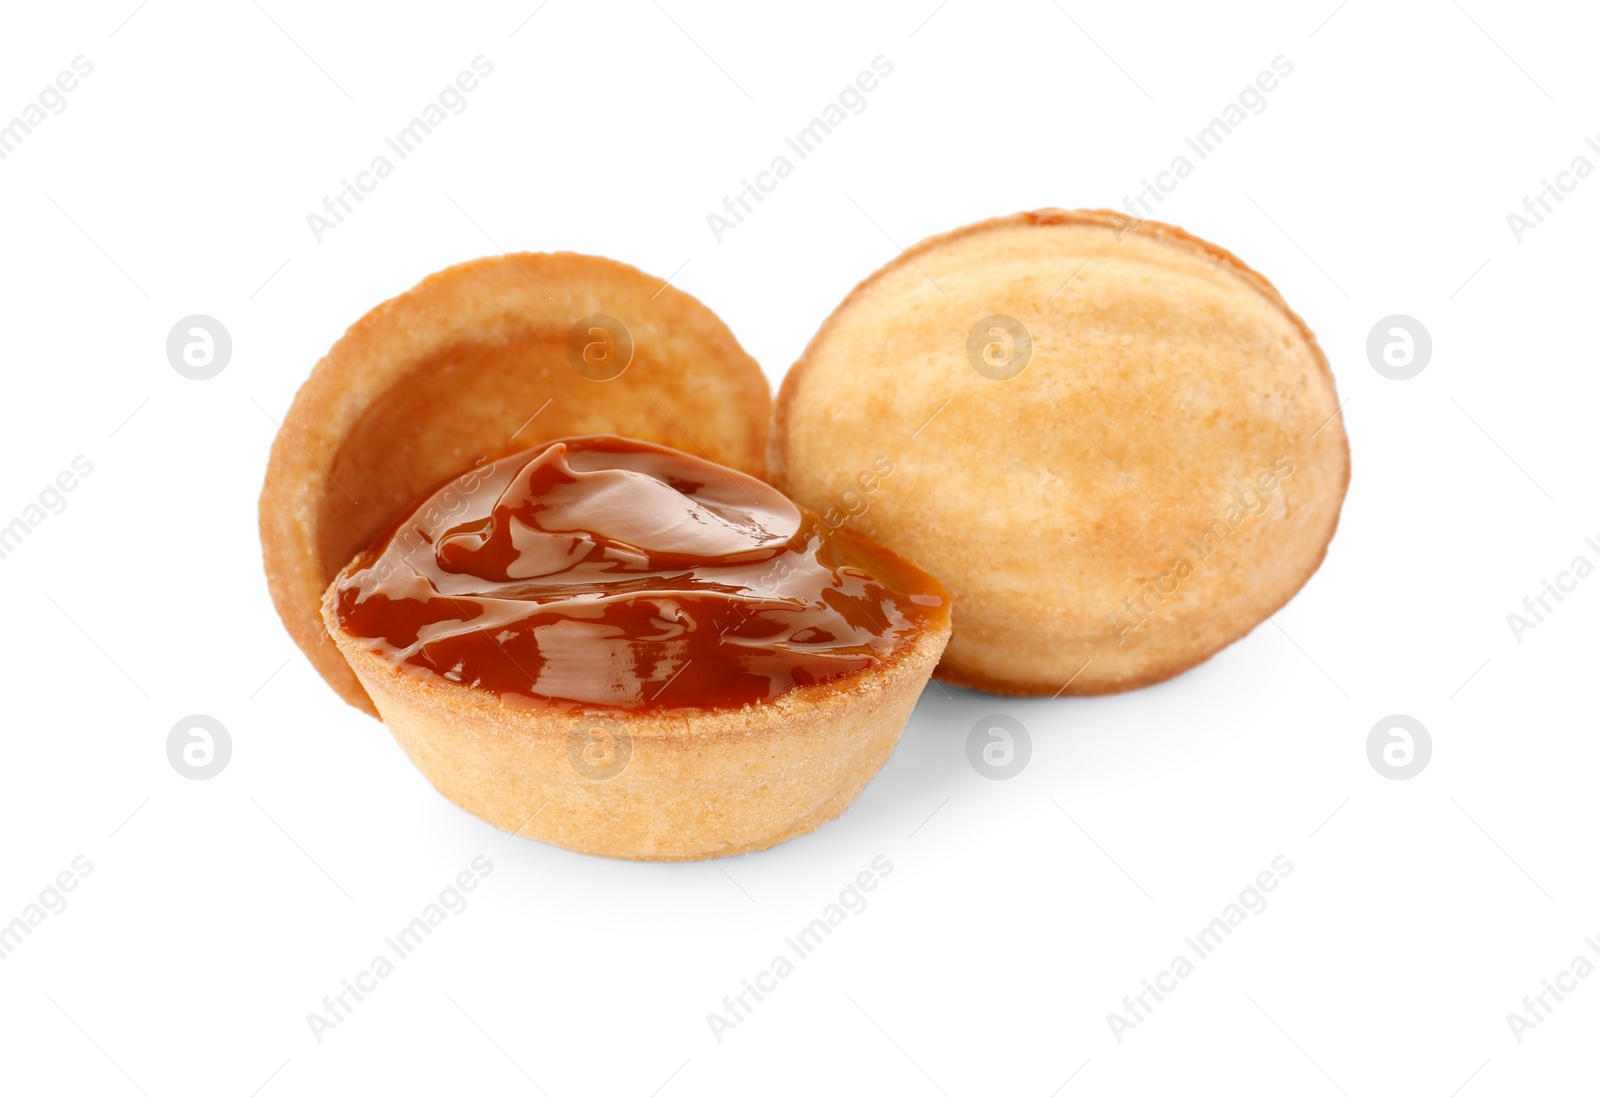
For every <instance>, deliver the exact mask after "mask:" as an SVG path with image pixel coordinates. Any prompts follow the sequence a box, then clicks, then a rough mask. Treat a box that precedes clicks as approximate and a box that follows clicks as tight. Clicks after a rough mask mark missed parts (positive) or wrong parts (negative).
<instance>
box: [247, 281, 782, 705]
mask: <svg viewBox="0 0 1600 1097" xmlns="http://www.w3.org/2000/svg"><path fill="white" fill-rule="evenodd" d="M596 314H603V315H607V316H611V317H614V318H616V319H617V320H619V321H621V323H622V324H623V325H624V326H625V327H626V328H627V330H628V332H629V333H630V335H631V338H632V341H633V344H634V348H635V349H634V353H633V356H632V361H631V364H630V365H629V366H628V368H627V369H626V371H625V372H623V373H622V374H621V375H620V376H618V377H615V378H614V379H611V380H604V381H602V380H594V379H591V377H589V376H585V375H584V374H581V373H580V372H579V371H578V370H577V369H576V368H574V366H573V365H572V363H571V361H570V359H569V355H568V349H567V340H568V336H569V334H570V332H571V331H572V329H573V327H574V325H575V324H577V322H578V321H580V320H581V319H583V318H585V317H588V316H592V315H596ZM770 418H771V396H770V392H769V389H768V386H767V382H766V379H765V377H764V376H763V375H762V373H761V371H760V368H759V367H758V366H757V365H756V363H755V361H754V360H753V359H752V358H751V357H750V356H749V355H748V354H746V353H745V352H744V350H743V349H742V348H741V347H740V346H739V344H738V342H737V341H736V340H735V339H734V337H733V335H732V334H731V333H730V332H729V331H728V329H727V327H726V326H725V325H723V323H722V322H721V321H720V320H718V319H717V317H716V316H715V315H714V314H712V312H711V311H710V310H709V309H707V308H706V307H705V306H704V305H702V304H701V303H700V302H699V301H696V300H695V299H694V298H692V297H690V296H689V295H687V294H685V293H682V292H681V291H679V290H677V289H675V288H673V287H672V286H669V285H664V284H663V283H662V282H661V281H660V280H659V279H656V278H652V277H650V276H648V275H646V274H644V273H642V272H640V271H638V270H635V269H634V268H633V267H630V266H627V265H625V264H622V263H617V262H614V261H612V260H609V259H601V258H596V257H593V256H585V255H574V254H570V253H559V254H531V253H520V254H515V255H503V256H494V257H491V258H486V259H479V260H474V261H472V262H468V263H462V264H459V265H457V266H453V267H450V268H448V269H446V270H443V271H440V272H439V273H437V274H434V275H431V276H429V277H428V278H426V279H424V280H423V281H422V282H421V283H420V284H419V285H418V286H416V287H415V288H414V289H412V290H410V291H408V292H406V293H403V294H401V295H400V296H399V297H396V298H394V299H392V300H389V301H386V302H384V303H383V304H381V305H379V306H378V307H376V308H374V309H373V310H372V311H371V312H369V313H367V314H366V315H365V316H363V317H362V318H361V319H360V320H358V321H356V323H355V324H353V325H352V326H351V327H350V330H349V331H347V332H346V333H345V335H344V337H343V338H341V339H340V340H339V341H338V342H337V343H336V344H334V346H333V348H332V349H331V350H330V351H329V352H328V354H327V356H326V357H325V358H323V360H322V361H321V362H319V363H318V364H317V366H316V368H315V369H314V370H313V371H312V374H311V377H310V378H309V379H308V380H307V381H306V383H305V384H304V385H303V386H302V387H301V389H300V392H299V393H298V394H297V395H296V397H295V400H294V404H293V406H292V407H291V408H290V409H289V413H288V415H287V416H286V417H285V419H284V423H283V429H282V430H281V431H280V432H279V433H278V436H277V438H276V439H275V440H274V442H273V447H272V456H271V459H270V462H269V465H268V470H267V478H266V484H265V487H264V488H263V490H262V493H261V502H260V522H261V541H262V548H263V553H264V556H265V562H266V570H267V581H268V586H269V588H270V589H271V592H272V598H273V602H274V604H275V605H276V606H277V609H278V613H279V616H281V617H282V618H283V622H284V625H285V626H286V627H287V628H288V630H289V633H290V635H291V636H292V637H293V638H294V640H295V642H296V643H297V644H298V645H299V646H300V648H301V650H303V651H304V652H305V653H306V655H307V656H308V657H309V658H310V659H311V661H312V663H313V664H314V665H315V666H316V668H317V670H318V671H319V672H320V673H321V674H322V676H323V678H325V679H326V680H327V681H328V683H329V684H330V685H331V686H333V688H334V689H335V690H336V691H338V693H339V695H340V696H342V697H343V698H344V699H345V700H346V701H348V702H350V703H351V704H352V705H355V706H356V707H358V708H361V709H363V710H364V711H366V712H369V713H372V714H373V715H376V714H377V713H376V710H375V709H374V707H373V705H372V702H371V700H370V699H369V698H368V697H367V695H366V694H365V692H364V691H363V690H362V688H361V685H360V683H359V682H358V681H357V680H356V677H355V675H354V674H352V673H351V671H350V668H349V667H348V666H347V665H346V663H345V660H344V659H343V657H342V656H340V654H339V652H338V651H337V649H336V648H335V647H334V645H333V644H332V643H330V642H329V641H328V638H327V636H326V633H325V631H324V630H323V628H322V623H321V619H320V616H319V613H318V606H319V604H320V601H321V597H322V593H323V591H324V590H325V589H326V587H327V586H328V582H329V580H331V579H332V578H333V576H334V575H335V573H337V572H338V571H339V569H340V568H342V567H343V566H344V565H345V564H346V563H347V562H348V561H349V560H350V559H351V558H352V557H353V556H354V555H355V554H356V553H357V552H359V551H360V550H361V549H363V548H365V547H366V546H367V544H368V543H369V542H370V541H371V540H372V539H373V538H374V537H375V536H376V535H377V534H378V533H380V532H381V531H382V529H383V528H384V527H385V525H386V524H387V523H389V522H390V521H392V520H394V519H395V518H397V517H400V516H401V515H402V514H403V512H404V511H405V510H406V509H407V508H408V507H409V506H411V505H412V504H414V503H415V501H416V500H417V499H419V498H421V497H423V496H425V495H426V494H427V493H428V492H429V491H431V490H433V489H434V488H435V487H437V486H438V485H439V484H441V483H442V482H443V481H444V480H446V479H448V478H449V477H450V476H453V475H455V474H457V473H459V472H462V471H464V470H466V469H468V468H471V467H472V465H473V464H474V463H475V462H476V461H478V460H480V459H485V460H493V459H495V458H497V457H501V456H504V455H505V454H507V453H511V452H515V451H517V450H520V449H524V448H527V447H528V446H532V445H535V444H537V443H538V442H540V441H543V440H547V439H551V438H557V437H561V436H563V435H572V434H593V433H612V434H620V435H624V436H627V437H632V438H638V439H642V440H644V441H653V442H660V443H663V444H665V445H669V446H674V447H676V448H679V449H682V450H685V451H686V452H689V453H694V454H697V455H700V456H704V457H708V458H709V459H711V460H713V461H717V462H719V463H721V464H725V465H731V466H733V467H735V468H738V469H741V470H743V471H746V472H749V473H752V474H754V475H757V476H761V475H764V473H765V450H766V440H767V438H766V436H767V430H768V424H769V422H770Z"/></svg>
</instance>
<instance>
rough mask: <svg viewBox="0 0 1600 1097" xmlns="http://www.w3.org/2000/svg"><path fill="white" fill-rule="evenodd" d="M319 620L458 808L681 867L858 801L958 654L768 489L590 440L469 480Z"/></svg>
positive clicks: (727, 473) (930, 588) (462, 479)
mask: <svg viewBox="0 0 1600 1097" xmlns="http://www.w3.org/2000/svg"><path fill="white" fill-rule="evenodd" d="M323 617H324V621H325V623H326V626H327V629H328V632H329V634H330V635H331V636H332V637H333V639H334V642H335V643H336V644H337V645H338V647H339V650H340V651H341V652H342V653H343V655H344V657H345V658H346V660H347V661H348V662H349V665H350V666H351V667H352V668H353V669H354V671H355V673H356V676H357V678H358V679H359V680H360V682H361V685H362V687H363V688H364V689H365V691H366V693H367V695H368V696H369V697H371V698H372V699H373V701H374V702H375V703H376V705H377V707H378V710H379V712H380V713H381V714H382V716H383V718H384V721H385V722H386V723H387V724H388V725H389V727H390V728H391V730H392V731H393V732H394V734H395V737H396V738H397V739H398V740H399V741H400V743H401V745H402V746H403V747H404V748H405V749H406V750H407V752H408V753H409V754H410V755H411V756H412V758H413V760H415V761H416V762H417V764H418V766H419V767H420V768H422V770H423V772H424V773H426V774H427V775H428V777H429V778H430V779H431V780H432V781H433V783H434V784H435V786H436V787H438V788H439V790H440V791H441V792H443V793H444V794H445V795H446V796H448V797H449V798H450V799H452V800H454V801H456V802H457V803H459V804H461V805H462V806H464V807H466V808H468V809H469V810H471V811H473V812H475V813H476V814H478V815H481V816H483V817H484V818H487V819H489V820H490V821H491V822H494V823H496V824H497V825H499V826H501V827H503V828H506V829H511V830H517V831H519V832H520V833H523V834H527V835H529V836H531V837H536V838H541V839H543V840H546V841H552V842H555V843H557V844H560V845H565V846H569V847H570V848H575V849H580V850H583V851H585V852H592V853H603V854H610V855H613V856H623V857H647V858H662V859H666V858H685V857H699V856H711V855H715V854H720V853H731V852H739V851H742V850H748V849H758V848H763V847H764V846H767V845H771V844H772V843H774V842H776V841H781V840H782V839H784V838H787V837H790V836H792V835H794V834H797V833H802V832H804V831H806V830H809V829H811V828H813V827H815V826H817V825H818V824H820V823H821V822H823V821H825V820H826V819H828V818H831V817H832V816H833V815H836V814H837V813H838V812H839V811H842V810H843V808H844V807H845V806H846V805H847V804H848V803H849V802H850V800H852V799H853V798H854V797H855V795H856V794H857V793H858V792H859V791H860V789H861V787H862V786H864V785H865V783H866V781H867V780H868V779H870V778H871V776H872V775H873V774H874V773H875V772H876V771H877V769H878V768H879V767H880V766H881V765H882V764H883V762H884V760H885V759H886V758H887V757H888V754H889V752H890V750H892V749H893V746H894V743H895V741H896V740H897V739H898V737H899V733H900V729H901V727H902V726H903V725H904V723H905V720H906V719H907V717H908V716H909V714H910V711H911V708H912V707H913V706H914V705H915V703H916V700H917V697H918V696H919V695H920V693H921V690H922V688H923V686H924V685H925V684H926V682H927V680H928V677H929V676H930V675H931V673H932V670H933V667H934V665H935V664H936V663H937V662H938V659H939V655H940V654H941V653H942V651H943V649H944V644H945V640H946V639H947V637H948V635H949V598H948V596H947V595H946V593H945V591H944V588H943V587H942V586H941V585H940V584H939V583H938V582H937V581H936V580H935V579H933V578H932V577H930V576H929V575H927V574H926V573H924V572H922V571H921V570H920V569H918V568H916V567H914V566H913V565H911V564H909V563H907V562H906V561H904V560H902V559H900V558H899V557H898V556H896V555H895V554H893V553H891V552H889V551H887V550H885V549H882V548H879V547H877V546H876V545H873V544H872V543H871V542H869V541H867V540H865V539H864V538H862V537H860V536H859V535H857V534H854V533H852V532H850V531H848V530H844V529H837V528H834V526H832V525H830V524H829V523H828V522H826V521H824V520H823V519H821V518H819V517H818V516H817V515H815V514H813V513H811V512H809V511H807V510H805V509H803V508H801V507H799V506H797V505H796V504H794V503H793V502H791V501H790V500H789V499H788V498H787V497H785V496H784V495H783V494H782V493H781V492H779V491H778V490H777V489H775V488H773V487H772V486H771V485H769V484H767V483H765V482H763V481H761V480H758V479H756V478H755V477H753V476H750V475H748V474H746V473H743V472H740V471H738V470H735V469H731V468H728V467H726V466H723V465H718V464H715V463H713V462H710V461H707V460H704V459H701V458H698V457H694V456H692V455H690V454H687V453H684V452H681V451H678V450H673V449H671V448H669V447H666V446H660V445H654V444H650V443H645V442H639V441H636V440H631V439H625V438H620V437H616V436H580V437H573V438H566V439H560V440H557V441H555V442H551V443H548V444H544V445H540V446H537V447H534V448H532V449H529V450H526V451H523V452H521V453H517V454H513V455H510V456H507V457H504V458H501V459H499V460H496V461H492V462H487V463H483V464H480V465H477V466H475V467H474V468H472V469H470V470H469V471H467V472H465V473H463V474H461V475H460V476H457V477H455V478H454V479H452V480H450V481H449V482H448V483H446V484H445V485H444V486H442V487H441V488H439V489H438V490H436V491H435V492H434V493H433V494H432V495H430V496H429V497H428V498H427V499H426V500H424V501H423V502H422V503H421V504H420V505H418V506H416V507H415V508H414V509H413V510H412V511H411V512H410V513H409V514H408V515H407V516H405V517H404V518H403V519H401V520H400V521H398V522H396V523H394V524H393V525H392V528H390V529H388V530H386V531H385V532H384V533H383V534H382V535H381V536H380V537H379V538H378V539H377V541H375V542H374V544H373V545H372V546H371V547H370V548H368V549H367V550H366V551H365V552H363V553H361V554H359V555H358V556H357V557H356V558H355V559H353V560H352V561H351V562H350V563H349V565H348V566H347V567H346V568H345V569H344V570H343V571H341V572H340V574H339V575H338V577H337V578H336V579H335V580H334V581H333V583H332V584H331V585H330V586H329V588H328V591H327V593H326V595H325V597H324V600H323Z"/></svg>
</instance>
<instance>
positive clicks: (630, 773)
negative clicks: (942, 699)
mask: <svg viewBox="0 0 1600 1097" xmlns="http://www.w3.org/2000/svg"><path fill="white" fill-rule="evenodd" d="M333 590H334V588H333V587H332V586H330V587H329V593H328V598H327V599H326V600H325V601H324V603H323V614H324V617H325V620H326V623H327V626H328V628H329V630H330V632H331V634H332V635H333V637H334V639H335V641H336V642H337V643H338V645H339V648H340V650H341V651H342V652H343V653H344V656H345V657H346V658H347V659H348V660H349V665H350V666H351V667H353V668H354V670H355V673H356V675H357V677H358V678H359V679H360V681H361V683H362V684H363V686H364V687H365V689H366V691H367V693H368V694H370V696H371V697H372V698H373V699H374V700H376V702H377V705H378V708H379V710H380V711H381V712H382V714H383V720H384V723H386V724H387V725H388V726H389V729H390V730H391V731H392V732H393V733H394V736H395V739H396V741H398V742H399V743H400V745H401V747H402V748H404V749H405V751H406V753H407V754H408V755H410V757H411V760H412V761H413V762H415V763H416V765H417V767H418V768H419V769H421V770H422V772H423V773H424V774H425V775H426V776H427V778H428V780H429V781H431V782H432V783H433V785H434V787H435V788H436V789H438V790H439V792H440V793H442V794H443V795H444V796H445V797H447V798H448V799H450V800H451V801H453V802H454V803H456V804H458V805H460V806H461V807H463V808H465V809H466V810H468V811H470V812H472V813H473V814H475V815H477V816H479V817H480V818H482V819H486V820H488V821H489V822H491V823H493V824H494V825H495V826H497V827H500V828H501V829H502V830H507V831H511V832H513V833H516V834H521V835H523V836H525V837H529V838H535V839H537V840H539V841H542V842H551V843H553V844H555V845H559V846H564V847H566V848H567V849H573V850H577V851H578V852H580V853H590V854H597V855H600V856H606V857H621V858H628V859H633V860H648V861H681V860H697V859H700V858H705V857H720V856H724V855H727V854H733V853H746V852H750V851H752V850H758V849H766V848H767V847H769V846H772V845H775V844H777V843H778V842H781V841H784V840H785V839H788V838H792V837H795V836H796V835H799V834H804V833H806V832H808V831H811V830H813V829H815V828H816V827H818V826H820V825H821V824H823V823H825V822H827V821H828V820H829V819H832V818H834V817H835V816H837V815H839V814H840V813H841V812H843V811H844V809H845V808H846V807H848V806H849V804H850V802H851V801H852V800H854V799H855V797H856V796H857V795H858V794H859V793H860V791H861V790H862V788H864V787H865V786H866V784H867V782H868V781H869V780H871V779H872V777H873V775H874V774H876V773H877V772H878V770H879V769H880V768H881V767H882V766H883V763H884V762H885V761H886V760H887V759H888V757H889V754H890V752H891V751H892V750H893V749H894V745H895V743H896V742H897V741H898V739H899V737H900V731H901V729H902V728H903V727H904V726H905V723H906V720H907V719H908V718H909V716H910V714H911V710H912V708H913V707H914V706H915V705H916V702H917V699H918V697H919V696H920V695H921V693H922V689H923V687H924V686H925V685H926V684H927V682H928V678H929V676H930V675H931V673H932V671H933V668H934V665H935V664H936V663H937V662H938V661H939V656H940V654H941V652H943V650H944V645H945V642H946V640H947V639H948V638H949V635H950V628H949V621H948V619H947V618H940V619H938V620H937V621H936V622H935V623H934V624H933V625H931V626H930V627H929V628H928V629H926V630H925V631H924V632H922V633H920V634H919V635H918V636H917V637H916V638H915V639H914V640H913V641H912V642H911V643H910V644H908V645H907V646H905V647H904V648H901V649H899V650H897V651H896V652H895V654H894V655H892V656H891V657H890V658H888V659H886V660H884V662H882V663H881V664H879V665H877V666H875V667H873V668H871V669H869V670H866V671H862V672H860V673H858V674H854V675H850V676H848V677H846V678H842V679H838V680H836V681H833V682H828V683H823V684H821V685H815V686H802V687H798V688H796V689H792V690H790V691H788V692H787V693H784V694H781V695H779V696H778V697H777V698H775V699H773V700H772V701H767V702H761V703H759V704H754V705H746V706H744V707H742V708H737V709H733V708H725V709H710V710H700V711H690V710H669V711H666V712H648V711H641V712H624V713H616V714H612V715H606V716H587V715H581V714H575V713H568V712H562V711H558V710H555V709H552V708H550V707H549V706H544V705H538V704H534V703H529V704H527V705H510V704H507V703H505V702H502V701H501V700H500V699H499V698H498V697H496V696H495V695H493V694H490V693H487V692H484V691H482V690H479V689H474V688H473V687H471V686H466V685H461V684H458V683H455V682H450V681H447V680H446V679H443V678H440V677H438V676H436V675H432V674H427V673H420V672H418V673H412V672H410V671H408V670H406V669H403V668H402V667H400V666H397V665H395V664H394V663H393V662H391V661H390V660H388V659H387V658H385V657H383V656H380V655H377V654H374V653H373V652H372V651H370V650H368V649H367V648H366V647H365V646H363V644H362V643H361V642H360V641H358V640H355V639H353V638H351V637H349V636H348V635H347V634H345V633H344V632H343V631H342V630H340V629H339V627H338V621H337V618H336V617H335V610H334V597H333ZM590 747H597V748H599V753H598V755H592V754H588V753H585V751H586V748H590Z"/></svg>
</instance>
